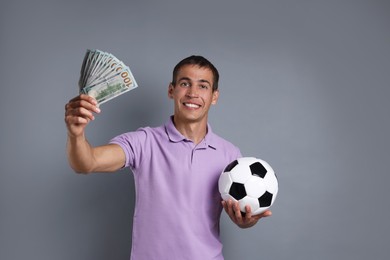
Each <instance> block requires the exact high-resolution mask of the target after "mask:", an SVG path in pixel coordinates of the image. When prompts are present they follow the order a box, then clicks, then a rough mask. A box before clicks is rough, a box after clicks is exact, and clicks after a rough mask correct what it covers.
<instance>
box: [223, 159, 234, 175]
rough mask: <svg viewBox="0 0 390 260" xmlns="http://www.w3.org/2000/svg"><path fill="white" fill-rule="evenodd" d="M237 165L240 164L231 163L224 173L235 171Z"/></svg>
mask: <svg viewBox="0 0 390 260" xmlns="http://www.w3.org/2000/svg"><path fill="white" fill-rule="evenodd" d="M237 164H238V161H237V160H235V161H232V162H231V163H229V165H228V166H226V168H225V170H223V172H230V171H231V170H233V168H234V167H236V165H237Z"/></svg>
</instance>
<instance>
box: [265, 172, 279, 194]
mask: <svg viewBox="0 0 390 260" xmlns="http://www.w3.org/2000/svg"><path fill="white" fill-rule="evenodd" d="M264 182H265V183H266V185H267V190H268V191H269V192H271V193H272V194H275V193H277V191H278V179H277V178H276V175H275V174H274V173H273V172H272V174H271V172H270V174H267V175H265V177H264Z"/></svg>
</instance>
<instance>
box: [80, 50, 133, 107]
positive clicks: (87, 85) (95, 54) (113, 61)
mask: <svg viewBox="0 0 390 260" xmlns="http://www.w3.org/2000/svg"><path fill="white" fill-rule="evenodd" d="M136 87H138V85H137V82H136V81H135V78H134V76H133V74H132V73H131V70H130V68H129V67H128V66H126V65H125V64H124V63H123V62H122V61H120V60H119V59H117V58H116V57H115V56H114V55H112V54H111V53H107V52H103V51H100V50H87V52H86V54H85V56H84V60H83V63H82V66H81V70H80V79H79V92H80V93H82V94H87V95H90V96H92V97H94V98H95V99H96V100H97V102H98V103H99V104H103V103H104V102H107V101H109V100H111V99H113V98H115V97H117V96H119V95H121V94H123V93H126V92H127V91H130V90H132V89H135V88H136Z"/></svg>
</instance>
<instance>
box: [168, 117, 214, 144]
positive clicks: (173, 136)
mask: <svg viewBox="0 0 390 260" xmlns="http://www.w3.org/2000/svg"><path fill="white" fill-rule="evenodd" d="M165 131H166V133H167V136H168V139H169V141H171V142H174V143H178V142H181V141H191V140H189V139H187V138H186V137H185V136H184V135H182V134H181V133H180V132H179V131H178V130H177V129H176V127H175V125H174V124H173V116H171V117H170V118H169V120H168V122H167V123H166V124H165ZM198 146H200V147H203V148H207V147H211V148H213V149H216V148H217V147H216V146H217V142H216V141H215V134H214V133H213V131H212V129H211V126H210V125H209V124H208V123H207V134H206V136H205V137H204V139H203V140H202V141H201V142H200V143H199V144H198Z"/></svg>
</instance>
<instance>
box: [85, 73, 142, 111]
mask: <svg viewBox="0 0 390 260" xmlns="http://www.w3.org/2000/svg"><path fill="white" fill-rule="evenodd" d="M136 87H138V85H137V83H136V81H135V79H134V77H133V76H132V74H131V72H130V71H129V70H123V71H121V72H119V73H117V74H116V75H114V76H112V77H111V78H109V79H105V80H103V81H101V82H98V83H96V84H94V85H91V86H87V87H85V88H83V89H82V90H81V92H80V93H83V94H87V95H89V96H92V97H94V98H95V99H96V101H97V102H98V104H99V105H100V104H103V103H105V102H107V101H109V100H111V99H113V98H115V97H117V96H119V95H121V94H123V93H125V92H127V91H130V90H132V89H135V88H136Z"/></svg>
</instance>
